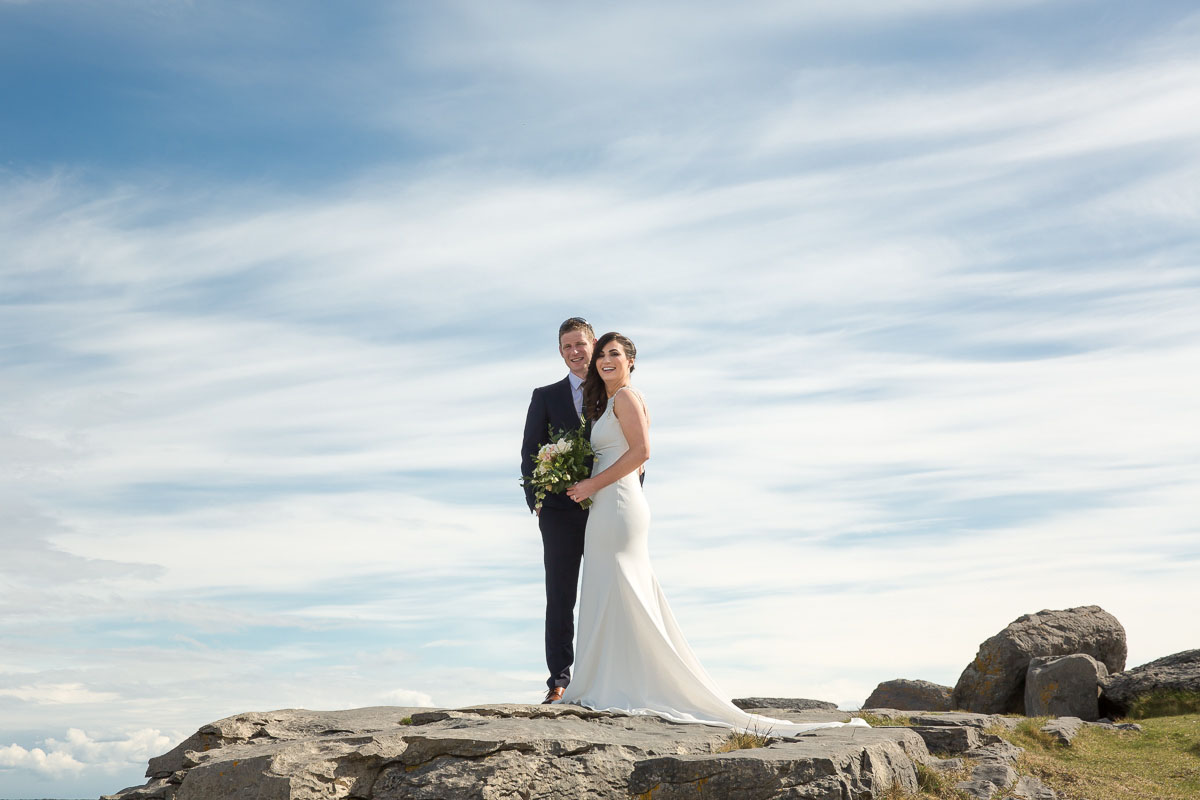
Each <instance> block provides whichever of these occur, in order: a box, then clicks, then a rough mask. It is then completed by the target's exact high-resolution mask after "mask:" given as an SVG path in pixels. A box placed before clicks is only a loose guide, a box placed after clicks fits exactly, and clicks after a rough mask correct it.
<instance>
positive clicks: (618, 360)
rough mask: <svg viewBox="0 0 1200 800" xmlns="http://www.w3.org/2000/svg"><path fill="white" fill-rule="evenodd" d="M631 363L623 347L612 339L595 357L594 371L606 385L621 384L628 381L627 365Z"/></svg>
mask: <svg viewBox="0 0 1200 800" xmlns="http://www.w3.org/2000/svg"><path fill="white" fill-rule="evenodd" d="M632 364H633V362H632V361H630V360H629V356H627V355H625V348H623V347H621V344H620V343H619V342H615V341H613V342H609V343H608V344H606V345H604V350H603V351H602V352H601V353H600V357H599V358H597V359H596V371H597V372H599V373H600V378H601V379H602V380H603V381H604V383H605V384H606V385H611V386H621V385H622V384H625V383H628V382H629V367H630V366H631V365H632Z"/></svg>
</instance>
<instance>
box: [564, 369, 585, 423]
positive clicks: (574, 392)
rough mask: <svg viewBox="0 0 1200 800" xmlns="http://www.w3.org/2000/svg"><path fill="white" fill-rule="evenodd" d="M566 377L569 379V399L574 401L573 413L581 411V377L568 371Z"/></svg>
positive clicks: (580, 412)
mask: <svg viewBox="0 0 1200 800" xmlns="http://www.w3.org/2000/svg"><path fill="white" fill-rule="evenodd" d="M567 378H568V379H569V380H570V381H571V399H572V400H574V401H575V413H576V414H582V413H583V378H580V377H578V376H576V375H575V373H574V372H568V373H567Z"/></svg>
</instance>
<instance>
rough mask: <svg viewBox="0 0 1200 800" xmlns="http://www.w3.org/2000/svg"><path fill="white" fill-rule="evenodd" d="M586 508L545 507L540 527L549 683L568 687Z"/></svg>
mask: <svg viewBox="0 0 1200 800" xmlns="http://www.w3.org/2000/svg"><path fill="white" fill-rule="evenodd" d="M585 527H587V511H585V510H583V509H581V508H579V507H578V506H575V507H574V508H557V507H555V506H551V505H545V506H543V507H542V511H541V513H540V514H539V515H538V528H540V529H541V532H542V555H543V562H544V563H545V565H546V666H547V667H548V668H549V670H550V677H549V678H548V679H547V680H546V685H547V686H548V687H549V688H551V689H553V688H554V687H555V686H566V685H567V684H568V683H570V682H571V665H572V664H573V663H574V662H575V600H576V598H577V597H578V595H579V563H580V561H581V560H582V559H583V531H584V528H585Z"/></svg>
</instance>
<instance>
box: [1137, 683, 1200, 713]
mask: <svg viewBox="0 0 1200 800" xmlns="http://www.w3.org/2000/svg"><path fill="white" fill-rule="evenodd" d="M1180 714H1200V692H1185V691H1182V690H1179V689H1160V690H1159V691H1157V692H1151V693H1150V694H1145V695H1142V696H1141V697H1139V698H1137V699H1136V700H1134V701H1133V704H1132V706H1131V707H1130V709H1129V716H1130V717H1131V718H1132V719H1146V718H1147V717H1175V716H1179V715H1180Z"/></svg>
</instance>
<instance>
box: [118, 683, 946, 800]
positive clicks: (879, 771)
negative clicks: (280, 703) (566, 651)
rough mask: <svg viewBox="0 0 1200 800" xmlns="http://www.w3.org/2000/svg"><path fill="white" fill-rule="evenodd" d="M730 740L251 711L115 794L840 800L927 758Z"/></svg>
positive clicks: (906, 780) (673, 731)
mask: <svg viewBox="0 0 1200 800" xmlns="http://www.w3.org/2000/svg"><path fill="white" fill-rule="evenodd" d="M810 713H814V714H828V713H829V712H827V711H825V712H821V711H816V712H810ZM729 733H730V731H729V729H727V728H721V727H716V726H708V725H679V724H674V723H670V722H667V721H665V720H662V719H660V718H658V717H652V716H625V715H620V714H612V713H604V712H596V711H591V710H588V709H584V708H580V707H578V706H557V705H556V706H542V705H517V704H505V705H486V706H476V707H471V708H461V709H453V710H431V709H415V708H397V707H377V708H360V709H352V710H348V711H332V712H320V711H306V710H302V709H285V710H281V711H271V712H263V713H258V712H255V713H247V714H238V715H236V716H233V717H228V718H226V719H222V720H218V721H217V722H214V723H211V724H209V725H205V726H204V727H202V728H201V729H200V730H199V731H197V732H196V733H195V734H193V735H192V736H190V737H188V739H186V740H185V741H183V742H182V743H180V744H179V745H178V746H177V747H175V748H174V749H172V750H171V751H170V752H168V753H165V754H164V755H161V756H158V757H156V758H153V759H151V760H150V765H149V768H148V769H147V772H146V777H147V778H148V779H149V780H148V781H147V783H146V784H144V785H142V786H136V787H131V788H129V789H125V790H123V791H121V792H118V793H116V794H114V795H109V796H108V798H112V800H317V798H320V799H321V800H341V798H347V799H348V800H406V799H407V798H414V799H415V798H420V799H421V800H438V799H439V798H447V799H449V798H455V799H456V800H457V799H458V798H479V799H480V800H506V799H507V798H513V800H516V799H517V798H521V800H538V799H539V798H545V800H550V798H555V799H558V798H561V799H562V800H572V799H573V798H580V799H581V800H582V799H583V798H587V799H588V800H602V799H603V798H622V799H627V798H630V797H636V796H642V797H653V798H659V799H660V800H663V799H665V798H683V797H700V796H701V794H700V792H701V791H704V794H703V796H704V797H722V796H730V797H746V798H763V800H767V799H768V798H783V797H789V798H801V797H804V798H824V797H829V798H838V800H843V798H866V797H878V796H879V792H881V791H883V790H886V789H887V788H888V787H890V786H893V785H900V786H903V787H905V788H909V789H911V788H915V786H916V772H915V764H914V761H925V760H929V758H930V757H929V754H928V751H927V750H926V747H925V744H924V741H923V740H922V738H921V737H920V736H919V735H918V734H916V733H914V732H912V731H910V730H907V729H904V728H888V729H868V728H853V729H832V730H822V731H814V732H812V733H810V734H806V735H804V736H802V737H799V738H796V739H772V740H770V743H769V745H768V746H767V747H763V748H757V749H754V750H738V751H734V752H730V753H718V752H716V751H717V749H718V748H719V747H720V746H721V745H722V744H724V743H725V741H726V740H727V738H728V736H729ZM726 788H727V789H728V791H729V792H730V793H728V794H722V793H721V792H725V790H726ZM635 789H636V791H635Z"/></svg>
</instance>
